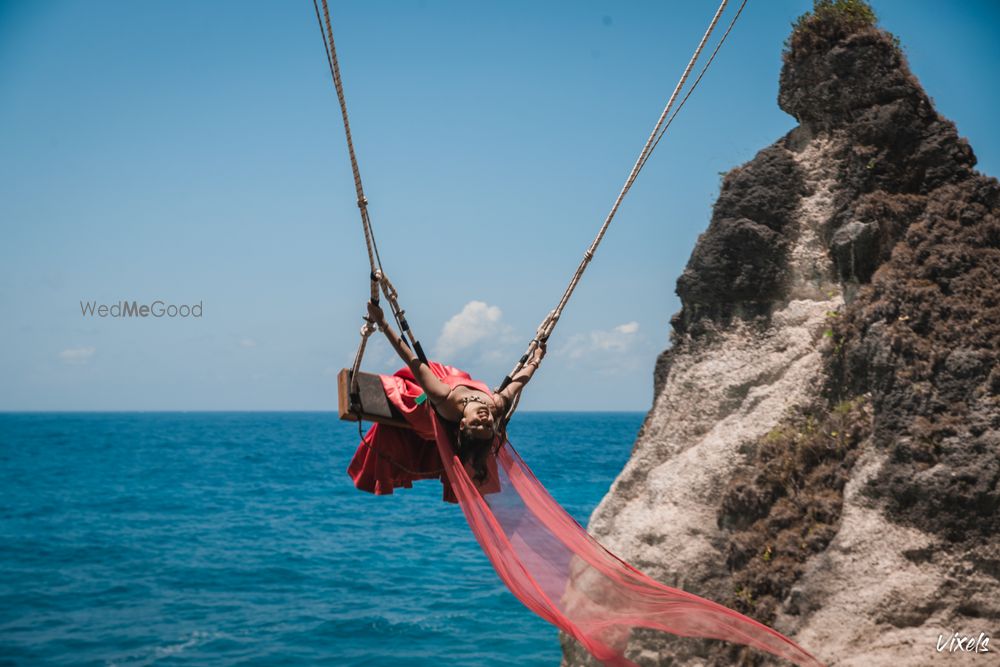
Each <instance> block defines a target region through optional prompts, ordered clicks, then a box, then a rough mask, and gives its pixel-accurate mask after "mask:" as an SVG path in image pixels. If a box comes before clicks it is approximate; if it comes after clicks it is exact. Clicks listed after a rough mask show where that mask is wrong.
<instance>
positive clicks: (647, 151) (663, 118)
mask: <svg viewBox="0 0 1000 667" xmlns="http://www.w3.org/2000/svg"><path fill="white" fill-rule="evenodd" d="M728 3H729V0H722V2H721V3H720V4H719V8H718V9H717V10H716V12H715V15H714V16H713V17H712V21H711V22H710V23H709V25H708V29H707V30H706V31H705V34H704V35H703V36H702V38H701V41H700V42H699V43H698V47H697V48H696V49H695V51H694V54H693V55H692V56H691V60H690V61H689V62H688V64H687V67H685V68H684V72H683V74H681V78H680V80H679V81H678V82H677V85H676V86H675V87H674V91H673V93H671V94H670V99H669V100H668V101H667V104H666V106H665V107H664V108H663V113H661V114H660V117H659V119H658V120H657V121H656V125H655V126H654V127H653V131H652V132H651V133H650V135H649V138H648V139H647V140H646V144H645V145H644V146H643V148H642V151H640V153H639V157H638V158H637V159H636V161H635V164H634V165H633V166H632V170H631V171H630V172H629V175H628V178H626V179H625V184H624V185H623V186H622V189H621V191H620V192H619V193H618V197H617V198H615V201H614V204H613V205H612V206H611V210H610V211H609V212H608V215H607V217H606V218H605V219H604V223H603V224H602V225H601V228H600V229H599V230H598V232H597V236H596V237H595V238H594V241H593V242H592V243H591V244H590V247H589V248H587V251H586V252H585V253H583V259H582V260H581V261H580V264H579V266H577V268H576V271H575V272H574V274H573V277H572V278H571V279H570V281H569V285H567V287H566V290H565V291H564V292H563V295H562V298H560V299H559V303H558V304H557V305H556V307H555V308H554V309H553V310H552V311H551V312H549V314H548V315H546V316H545V318H544V319H543V320H542V323H541V324H540V325H539V326H538V330H537V331H536V333H535V337H534V338H533V339H532V340H531V341H530V342H529V343H528V349H527V351H526V352H525V353H524V355H522V356H521V358H520V360H518V362H517V364H516V365H515V366H514V368H513V370H511V372H510V373H509V374H508V375H507V376H506V377H505V378H504V379H503V382H501V384H500V386H499V387H498V389H497V391H500V390H501V389H503V388H504V387H506V386H507V385H508V384H510V382H511V381H512V378H513V376H514V375H515V374H516V373H517V372H518V371H520V370H521V369H522V368H523V367H524V364H525V363H526V362H527V360H528V358H529V357H530V356H531V354H532V353H533V352H534V351H535V348H536V347H538V344H539V343H541V342H545V341H546V340H548V338H549V336H550V335H552V331H553V330H554V329H555V326H556V324H557V323H558V322H559V318H560V317H561V316H562V311H563V309H564V308H565V307H566V304H567V303H568V302H569V299H570V297H572V296H573V292H574V290H576V286H577V285H578V284H579V282H580V279H581V278H582V277H583V273H584V271H586V270H587V266H588V265H589V264H590V261H591V260H592V259H593V258H594V254H595V253H596V252H597V248H598V247H599V246H600V244H601V241H602V240H603V239H604V235H605V233H606V232H607V231H608V227H609V226H610V225H611V221H612V220H613V219H614V217H615V214H616V213H617V212H618V208H619V207H620V206H621V203H622V201H623V200H624V199H625V195H627V194H628V191H629V190H630V189H631V188H632V184H633V183H635V180H636V178H637V177H638V176H639V172H640V171H641V170H642V168H643V166H645V164H646V161H647V160H649V156H650V155H652V153H653V149H654V148H656V145H657V144H659V142H660V139H661V138H663V135H664V133H665V132H666V130H667V127H669V126H670V124H671V123H673V120H674V118H676V117H677V114H678V113H679V112H680V110H681V108H682V107H683V106H684V103H685V102H687V100H688V98H689V97H690V96H691V93H692V92H694V89H695V87H697V85H698V83H699V82H700V81H701V78H702V77H703V76H704V75H705V72H706V71H707V70H708V66H709V65H711V64H712V60H714V59H715V55H716V54H717V53H718V52H719V49H720V48H721V47H722V43H723V42H724V41H725V39H726V37H728V36H729V32H730V31H731V30H732V29H733V26H734V25H735V24H736V19H737V18H739V15H740V13H741V12H742V11H743V7H744V6H746V3H747V0H743V4H742V5H740V8H739V10H738V11H737V12H736V16H735V17H734V18H733V20H732V22H731V23H730V24H729V28H728V29H727V30H726V32H725V34H724V35H723V36H722V39H720V40H719V44H718V45H717V46H716V47H715V50H714V51H713V53H712V55H711V57H710V58H709V60H708V62H707V63H706V64H705V66H704V67H703V68H702V70H701V73H700V74H699V75H698V77H697V78H696V79H695V82H694V84H693V85H692V86H691V88H690V90H688V92H687V94H686V95H685V96H684V98H683V99H682V100H681V103H680V105H678V107H677V109H676V110H675V111H674V113H673V115H671V116H670V117H669V120H668V119H667V117H668V114H670V111H671V109H672V108H673V106H674V102H675V101H676V100H677V96H678V95H679V94H680V91H681V90H682V89H683V87H684V84H685V83H686V82H687V79H688V76H690V74H691V70H692V69H693V68H694V65H695V63H696V62H697V61H698V58H699V57H700V56H701V52H702V50H703V49H704V48H705V44H706V42H708V39H709V37H710V36H711V34H712V32H713V31H714V30H715V26H716V24H717V23H718V22H719V17H720V16H722V12H723V11H724V10H725V8H726V5H727V4H728ZM516 406H517V401H514V402H513V404H512V405H511V406H510V409H509V411H508V413H507V418H508V419H509V418H510V417H511V415H513V413H514V409H515V408H516Z"/></svg>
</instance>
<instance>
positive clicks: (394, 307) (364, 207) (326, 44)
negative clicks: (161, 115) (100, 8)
mask: <svg viewBox="0 0 1000 667" xmlns="http://www.w3.org/2000/svg"><path fill="white" fill-rule="evenodd" d="M322 4H323V17H322V18H320V11H319V5H318V4H317V2H316V0H313V10H314V11H315V13H316V23H317V24H318V25H319V30H320V35H321V36H322V38H323V49H324V50H325V52H326V62H327V65H328V66H329V68H330V75H331V76H332V77H333V85H334V88H335V89H336V91H337V102H338V103H339V105H340V116H341V120H342V121H343V124H344V136H345V137H346V139H347V152H348V155H349V156H350V159H351V172H352V174H353V175H354V189H355V192H356V194H357V197H358V199H357V202H358V210H359V211H360V215H361V227H362V230H363V231H364V236H365V247H366V248H367V250H368V265H369V267H370V269H371V273H370V274H369V277H370V279H371V286H370V296H369V298H370V300H371V302H372V303H378V301H379V288H380V287H381V288H382V292H383V293H384V294H385V295H386V298H387V300H388V301H389V304H390V306H391V311H392V316H393V318H394V319H395V320H396V324H397V325H398V326H399V328H400V331H401V333H402V335H403V342H404V343H405V344H406V345H408V346H409V347H411V349H413V350H414V351H415V352H416V353H417V356H418V357H420V359H421V360H422V361H426V360H427V359H426V356H425V355H424V351H423V349H422V348H421V346H420V342H419V341H418V340H417V339H416V336H415V335H414V334H413V332H412V331H411V330H410V326H409V324H408V323H407V321H406V318H405V316H404V313H405V311H404V310H403V309H402V308H401V307H400V306H399V301H398V299H397V297H398V293H397V292H396V289H395V288H394V287H393V286H392V283H390V282H389V279H388V278H387V277H386V275H385V272H384V271H383V270H382V258H381V257H380V256H379V251H378V243H377V242H376V241H375V232H374V230H373V229H372V223H371V217H370V216H369V214H368V198H367V197H365V192H364V186H363V185H362V183H361V169H360V167H358V158H357V154H356V153H355V151H354V139H353V137H352V135H351V122H350V119H349V117H348V115H347V100H346V98H345V96H344V82H343V79H342V78H341V76H340V62H339V61H338V60H337V47H336V44H335V43H334V40H333V27H332V25H331V23H330V8H329V6H328V4H327V0H322ZM324 23H325V27H324ZM363 319H364V320H365V325H364V326H363V327H362V329H361V343H360V345H359V347H358V352H357V354H356V355H355V360H354V370H353V373H352V381H351V392H352V393H356V392H357V391H358V370H359V368H360V365H361V359H362V357H363V356H364V352H365V346H366V344H367V341H368V337H369V336H370V335H371V334H372V332H373V331H374V328H373V325H372V323H371V322H370V321H369V320H368V318H367V317H365V318H363ZM408 339H409V340H408Z"/></svg>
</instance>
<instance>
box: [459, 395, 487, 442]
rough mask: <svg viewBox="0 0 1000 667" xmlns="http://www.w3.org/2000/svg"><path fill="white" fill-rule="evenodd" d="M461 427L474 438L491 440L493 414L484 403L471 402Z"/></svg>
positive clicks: (466, 409) (466, 408)
mask: <svg viewBox="0 0 1000 667" xmlns="http://www.w3.org/2000/svg"><path fill="white" fill-rule="evenodd" d="M460 425H461V427H462V428H463V429H465V430H466V431H467V432H468V433H469V435H471V436H472V437H473V438H479V439H482V438H489V437H491V436H492V435H493V428H494V424H493V413H492V412H490V410H489V408H487V407H486V406H485V405H483V404H482V403H471V402H470V403H469V405H467V406H466V407H465V415H464V416H463V417H462V421H461V424H460Z"/></svg>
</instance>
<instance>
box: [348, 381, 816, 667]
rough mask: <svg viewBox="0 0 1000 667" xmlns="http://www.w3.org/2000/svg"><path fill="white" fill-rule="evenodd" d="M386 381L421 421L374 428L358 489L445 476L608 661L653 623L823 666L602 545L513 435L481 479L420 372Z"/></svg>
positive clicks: (614, 662)
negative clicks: (424, 398) (429, 397)
mask: <svg viewBox="0 0 1000 667" xmlns="http://www.w3.org/2000/svg"><path fill="white" fill-rule="evenodd" d="M431 367H432V369H433V370H434V372H435V374H436V375H438V376H439V377H441V379H442V380H444V381H445V382H447V383H448V384H451V385H452V386H454V385H456V384H461V385H466V386H470V387H474V388H476V389H480V390H481V391H485V392H490V389H489V387H487V386H486V385H484V384H482V383H480V382H476V381H475V380H472V378H470V377H469V376H468V374H466V373H464V372H462V371H459V370H458V369H455V368H452V367H449V366H442V365H440V364H434V363H433V362H432V365H431ZM383 386H384V387H385V388H386V394H387V395H388V396H389V399H390V400H391V401H392V402H393V404H394V405H396V407H397V408H398V409H399V410H400V412H402V413H403V415H404V416H406V418H407V421H408V422H409V423H411V424H413V426H414V428H413V430H412V431H407V430H405V429H399V428H395V427H386V426H384V425H378V424H376V425H375V426H373V427H372V429H371V430H370V431H369V432H368V434H367V435H366V436H365V443H362V445H361V446H360V447H359V448H358V452H357V454H356V455H355V458H354V461H352V462H351V466H350V468H349V469H348V470H349V472H350V474H351V477H352V478H353V479H354V480H355V484H356V485H357V486H358V488H361V489H364V490H366V491H371V492H373V493H379V494H383V493H392V490H393V489H394V488H398V487H400V486H404V487H409V486H411V484H412V481H413V480H415V479H426V478H430V477H439V478H440V479H441V482H442V484H443V485H444V497H445V500H450V501H457V502H458V503H459V505H460V506H461V508H462V511H463V512H464V513H465V517H466V519H467V521H468V523H469V526H470V528H472V532H473V534H474V535H475V536H476V540H477V541H478V542H479V544H480V546H481V547H482V549H483V551H484V552H485V553H486V556H487V557H488V558H489V559H490V562H491V563H492V564H493V567H494V568H495V569H496V571H497V574H498V575H499V576H500V579H501V580H503V582H504V583H505V584H506V585H507V587H508V588H509V589H510V590H511V592H512V593H513V594H514V595H515V596H516V597H517V598H518V599H519V600H520V601H521V602H522V603H524V605H525V606H527V607H528V608H529V609H531V610H532V611H533V612H535V613H536V614H538V615H539V616H541V617H542V618H544V619H545V620H547V621H549V622H550V623H552V624H553V625H555V626H556V627H558V628H559V629H561V630H563V631H564V632H566V633H567V634H569V635H571V636H572V637H574V638H575V639H576V640H577V641H578V642H580V644H582V645H583V646H584V647H585V648H586V649H587V650H588V651H589V652H590V653H591V654H592V655H593V656H594V657H595V658H597V659H598V660H600V661H601V662H603V663H604V664H605V665H608V666H613V667H637V665H636V663H635V662H633V661H632V660H630V659H629V658H627V657H626V652H627V649H628V642H629V638H630V637H631V635H632V630H633V629H634V628H650V629H654V630H661V631H663V632H667V633H671V634H674V635H680V636H684V637H702V638H707V639H721V640H724V641H730V642H736V643H740V644H745V645H748V646H752V647H754V648H757V649H760V650H762V651H766V652H768V653H771V654H773V655H776V656H778V657H781V658H785V659H786V660H789V661H790V662H792V663H794V664H796V665H801V666H803V667H822V663H820V662H819V661H818V660H817V659H816V658H814V657H813V656H812V655H810V654H809V653H807V652H806V651H805V650H803V649H802V648H801V647H799V646H798V645H797V644H795V643H794V642H793V641H791V640H790V639H788V638H787V637H785V636H784V635H782V634H780V633H778V632H776V631H775V630H772V629H771V628H769V627H767V626H766V625H763V624H761V623H758V622H757V621H754V620H752V619H750V618H747V617H746V616H744V615H742V614H740V613H738V612H736V611H733V610H731V609H728V608H726V607H724V606H722V605H720V604H716V603H715V602H711V601H709V600H705V599H704V598H700V597H698V596H697V595H692V594H691V593H686V592H684V591H682V590H678V589H676V588H671V587H669V586H666V585H664V584H661V583H660V582H658V581H656V580H654V579H652V578H651V577H649V576H647V575H645V574H643V573H642V572H639V571H638V570H636V569H635V568H633V567H632V566H631V565H629V564H628V563H626V562H624V561H622V560H621V559H619V558H618V557H617V556H615V555H614V554H612V553H611V552H610V551H608V550H607V549H605V548H604V547H602V546H601V545H600V544H599V543H598V542H597V541H596V540H595V539H594V538H593V537H591V536H590V534H588V533H587V531H586V530H585V529H584V528H583V527H582V526H580V524H578V523H577V522H576V521H575V520H574V519H573V518H572V517H571V516H570V515H569V514H568V513H567V512H566V511H565V510H564V509H563V508H562V507H561V506H560V505H559V504H558V503H557V502H556V501H555V499H553V498H552V497H551V496H550V495H549V493H548V491H546V490H545V488H544V487H543V486H542V485H541V483H540V482H539V481H538V480H537V479H536V478H535V476H534V475H533V474H532V472H531V470H530V469H529V468H528V466H527V465H526V464H525V463H524V461H523V460H522V459H521V457H520V456H519V455H518V454H517V452H516V451H515V450H514V447H513V446H512V445H511V444H510V442H505V443H504V445H503V447H502V448H501V449H500V451H499V454H498V455H497V456H496V457H495V458H493V457H491V465H490V474H489V477H488V479H487V481H486V482H484V483H483V484H482V485H480V486H477V485H476V484H475V482H473V481H472V479H471V478H470V476H469V474H468V470H467V469H466V468H465V467H464V466H463V465H462V463H461V462H460V461H459V459H458V457H457V456H455V454H454V450H453V445H452V438H453V437H454V436H453V430H452V429H451V428H449V427H448V426H447V425H446V424H444V423H442V420H441V419H440V418H439V417H438V416H437V414H436V413H435V412H434V411H433V410H432V409H431V408H430V406H429V405H428V404H426V403H425V404H424V405H417V404H416V403H415V399H416V397H417V396H419V395H420V394H421V393H422V390H421V389H420V387H419V385H417V384H416V382H415V381H414V380H413V375H412V374H410V372H409V371H408V370H406V369H404V370H402V371H399V372H397V373H396V374H395V375H393V376H383ZM428 436H429V437H428ZM414 445H416V447H415V448H412V449H408V448H411V447H414ZM383 447H385V449H383ZM380 454H382V456H380ZM386 455H388V456H389V457H392V460H393V461H394V462H395V463H396V464H397V465H393V464H392V463H390V462H389V461H387V460H386ZM497 463H499V465H497ZM400 464H401V465H404V466H405V467H406V468H407V469H408V470H409V472H407V471H404V470H402V469H401V468H400ZM411 466H412V467H411ZM434 473H436V474H434Z"/></svg>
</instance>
